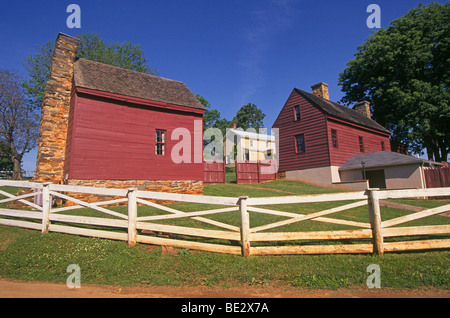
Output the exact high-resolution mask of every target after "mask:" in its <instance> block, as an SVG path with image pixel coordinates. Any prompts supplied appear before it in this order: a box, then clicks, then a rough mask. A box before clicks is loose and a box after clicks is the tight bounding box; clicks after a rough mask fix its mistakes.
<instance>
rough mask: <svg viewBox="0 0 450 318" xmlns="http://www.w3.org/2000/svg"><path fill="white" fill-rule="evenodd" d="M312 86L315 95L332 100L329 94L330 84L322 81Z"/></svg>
mask: <svg viewBox="0 0 450 318" xmlns="http://www.w3.org/2000/svg"><path fill="white" fill-rule="evenodd" d="M311 88H312V92H313V94H314V95H316V96H319V97H322V98H323V99H326V100H330V96H329V95H328V84H325V83H324V82H320V83H317V84H315V85H313V86H311Z"/></svg>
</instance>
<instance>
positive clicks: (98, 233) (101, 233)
mask: <svg viewBox="0 0 450 318" xmlns="http://www.w3.org/2000/svg"><path fill="white" fill-rule="evenodd" d="M49 231H50V232H59V233H66V234H73V235H81V236H89V237H99V238H106V239H111V240H120V241H127V240H128V234H127V233H119V232H112V231H105V230H93V229H84V228H79V227H72V226H66V225H56V224H50V225H49Z"/></svg>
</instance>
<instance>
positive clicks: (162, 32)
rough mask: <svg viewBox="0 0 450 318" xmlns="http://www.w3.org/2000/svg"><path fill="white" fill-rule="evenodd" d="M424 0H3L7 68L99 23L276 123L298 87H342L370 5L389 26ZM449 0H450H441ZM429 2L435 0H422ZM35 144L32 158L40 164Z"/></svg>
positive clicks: (196, 87)
mask: <svg viewBox="0 0 450 318" xmlns="http://www.w3.org/2000/svg"><path fill="white" fill-rule="evenodd" d="M419 2H420V1H418V0H389V1H388V0H343V1H332V0H322V1H313V0H240V1H238V0H227V1H218V0H184V1H183V0H164V1H156V0H147V1H144V0H129V1H117V0H111V1H100V0H91V1H79V0H71V1H62V0H58V1H56V0H51V1H2V6H1V11H0V43H2V45H1V46H0V68H7V69H13V70H16V71H18V72H19V73H21V74H23V75H25V74H24V70H23V67H22V62H23V60H24V59H25V58H26V56H27V55H29V54H33V53H36V50H35V47H36V45H39V44H43V43H45V42H46V41H48V40H55V39H56V36H57V34H58V33H59V32H62V33H66V34H69V35H73V36H76V35H77V34H79V33H82V32H86V31H88V32H97V33H99V34H100V35H101V37H102V39H103V40H105V41H113V42H124V41H129V42H132V43H133V44H139V45H140V46H141V48H142V50H143V51H144V52H145V56H146V58H147V59H148V60H149V64H150V65H151V66H152V67H154V68H156V69H157V70H158V72H159V75H160V76H162V77H166V78H170V79H175V80H179V81H182V82H184V83H185V84H186V85H187V86H188V87H189V88H190V89H191V91H192V92H193V93H194V94H200V95H202V96H204V97H205V98H206V99H207V100H208V101H209V102H210V103H211V105H212V107H213V108H216V109H218V110H219V111H220V112H221V115H222V117H226V118H228V119H232V118H233V117H234V115H235V114H236V112H237V111H238V110H239V108H240V107H241V106H243V105H245V104H248V103H253V104H256V105H257V106H258V107H259V108H260V109H262V110H263V112H264V113H265V114H266V115H267V116H266V119H265V121H264V124H265V126H266V127H268V128H270V127H271V126H272V124H273V122H274V121H275V119H276V117H277V115H278V113H279V111H280V109H281V107H282V106H283V105H284V103H285V101H286V99H287V98H288V96H289V94H290V92H291V91H292V89H293V88H294V87H297V88H300V89H303V90H307V91H310V87H311V85H312V84H315V83H318V82H325V83H327V84H328V85H329V91H330V99H331V100H333V101H339V100H340V99H341V98H342V96H343V93H342V92H341V90H340V87H339V86H338V85H337V82H338V77H339V73H340V72H342V71H343V70H344V69H345V66H346V63H347V62H348V61H349V60H350V59H352V58H353V55H354V54H355V52H356V50H357V46H358V45H360V44H362V43H363V42H364V40H365V39H366V38H367V37H368V36H369V35H370V34H371V33H372V32H373V30H374V29H370V28H368V27H367V25H366V20H367V18H368V16H369V15H370V13H367V12H366V9H367V6H368V5H369V4H372V3H373V4H378V5H379V6H380V9H381V26H382V27H386V26H387V25H389V23H390V22H391V21H392V20H394V19H396V18H399V17H401V16H403V15H404V14H405V13H406V12H407V11H409V10H410V9H412V8H415V7H416V6H417V5H418V3H419ZM438 2H441V3H445V1H438ZM72 3H74V4H78V5H79V6H80V8H81V29H69V28H68V27H67V25H66V20H67V17H68V16H69V13H67V12H66V8H67V6H68V5H69V4H72ZM422 3H424V4H428V3H430V1H422ZM35 159H36V151H33V152H31V153H30V154H28V155H27V156H26V157H25V158H24V164H23V167H24V169H25V170H34V168H35Z"/></svg>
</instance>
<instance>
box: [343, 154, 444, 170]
mask: <svg viewBox="0 0 450 318" xmlns="http://www.w3.org/2000/svg"><path fill="white" fill-rule="evenodd" d="M362 161H364V162H365V168H366V169H367V168H375V167H386V166H396V165H407V164H422V163H425V164H427V165H438V166H442V164H441V163H438V162H434V161H429V160H425V159H421V158H416V157H413V156H409V155H403V154H400V153H398V152H392V151H378V152H370V153H363V154H359V155H355V156H353V157H352V158H350V160H349V161H347V162H346V163H344V164H343V165H342V166H341V167H340V168H339V170H353V169H362V165H361V162H362Z"/></svg>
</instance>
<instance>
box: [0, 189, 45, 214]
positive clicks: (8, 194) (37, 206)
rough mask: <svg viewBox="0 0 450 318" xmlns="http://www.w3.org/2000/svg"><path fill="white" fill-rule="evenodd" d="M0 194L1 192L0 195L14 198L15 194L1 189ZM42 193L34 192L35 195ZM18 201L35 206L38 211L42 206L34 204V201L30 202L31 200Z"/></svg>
mask: <svg viewBox="0 0 450 318" xmlns="http://www.w3.org/2000/svg"><path fill="white" fill-rule="evenodd" d="M0 194H2V195H4V196H6V197H9V198H13V197H14V198H16V196H15V195H13V194H10V193H8V192H5V191H3V190H0ZM41 194H42V192H41V191H38V192H35V194H34V195H35V196H36V195H41ZM19 202H21V203H24V204H26V205H29V206H31V207H32V208H35V209H36V210H40V211H42V207H41V206H39V205H37V204H34V203H32V202H29V201H27V200H19Z"/></svg>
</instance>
